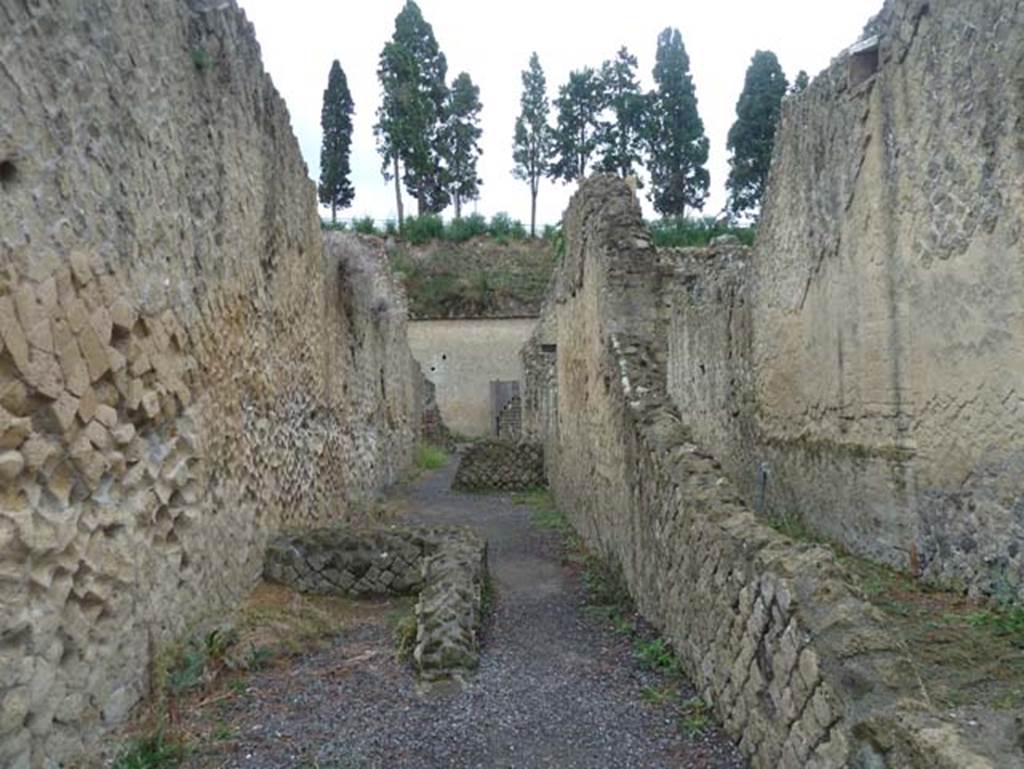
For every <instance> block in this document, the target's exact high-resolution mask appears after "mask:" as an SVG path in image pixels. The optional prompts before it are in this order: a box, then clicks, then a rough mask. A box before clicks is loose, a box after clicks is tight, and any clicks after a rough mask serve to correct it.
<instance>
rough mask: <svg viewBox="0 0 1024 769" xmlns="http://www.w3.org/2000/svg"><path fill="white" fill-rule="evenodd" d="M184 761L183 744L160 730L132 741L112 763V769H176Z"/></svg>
mask: <svg viewBox="0 0 1024 769" xmlns="http://www.w3.org/2000/svg"><path fill="white" fill-rule="evenodd" d="M184 760H185V743H184V741H182V740H180V739H178V738H171V737H167V736H165V734H164V732H163V730H162V729H160V730H157V731H156V732H154V733H153V734H150V735H147V736H145V737H139V738H138V739H136V740H134V741H133V742H132V743H131V744H130V745H129V746H128V749H127V750H125V751H124V752H123V753H122V754H121V755H120V756H118V757H117V759H115V761H114V766H113V769H176V767H179V766H181V763H182V762H183V761H184Z"/></svg>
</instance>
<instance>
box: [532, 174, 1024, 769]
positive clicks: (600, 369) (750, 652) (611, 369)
mask: <svg viewBox="0 0 1024 769" xmlns="http://www.w3.org/2000/svg"><path fill="white" fill-rule="evenodd" d="M563 231H564V232H565V237H566V256H565V259H564V260H563V263H562V265H561V267H560V269H559V271H558V273H557V274H556V276H555V282H554V287H553V293H552V295H551V296H550V297H549V301H548V303H547V305H546V307H547V310H546V317H544V318H542V319H541V322H540V324H539V325H538V332H537V333H538V335H543V336H542V337H540V338H537V339H535V340H533V341H532V342H531V344H530V345H528V347H527V350H526V351H524V360H526V361H527V362H528V365H533V366H535V367H536V370H534V371H529V370H528V371H527V375H526V380H527V382H528V383H533V384H532V385H531V387H547V388H549V391H548V392H546V393H543V392H531V391H530V390H529V389H528V390H527V392H526V393H525V397H524V404H539V405H540V406H541V408H542V411H541V413H528V414H526V415H524V424H527V425H531V428H530V429H531V430H534V431H539V432H540V434H541V435H542V437H543V440H544V446H545V454H546V461H547V465H548V474H549V480H550V483H551V487H552V490H553V492H554V494H555V497H556V499H557V501H558V503H559V505H560V506H561V507H562V508H563V509H564V510H565V511H566V513H567V514H568V516H569V518H570V520H571V521H572V523H573V525H574V526H575V527H576V528H577V530H578V531H579V532H580V534H581V536H582V537H583V538H584V540H585V542H586V544H587V546H588V548H590V549H591V550H592V551H594V552H595V553H598V554H600V555H602V556H604V557H605V558H607V559H609V560H610V561H612V562H613V563H615V564H617V565H618V566H619V567H621V570H622V573H623V575H624V578H625V580H626V583H627V586H628V588H629V590H630V593H631V595H632V596H633V598H634V599H635V601H636V604H637V607H638V609H639V610H640V611H641V612H642V613H643V614H644V616H645V617H647V618H648V619H649V620H650V621H651V622H653V623H654V624H655V625H656V626H657V627H658V628H659V629H660V630H661V631H662V632H663V633H664V635H665V636H666V637H667V639H668V640H670V641H671V643H672V644H673V646H674V648H675V649H676V651H677V654H678V657H679V659H680V660H681V662H682V664H683V667H684V668H685V670H686V672H687V674H688V675H689V677H690V678H691V679H692V680H693V682H694V683H695V684H696V686H697V687H698V689H699V690H700V691H701V693H702V694H703V696H704V697H705V698H706V699H707V701H708V702H709V703H711V704H712V706H713V708H714V710H715V712H716V714H717V715H718V717H719V719H720V720H721V721H722V723H723V724H724V726H725V729H726V731H727V732H728V733H729V734H730V735H732V736H733V738H734V739H736V740H737V741H738V743H739V745H740V747H741V749H742V750H743V751H744V753H745V754H746V755H748V756H749V757H750V760H751V765H752V766H753V767H754V768H755V769H768V768H769V767H770V768H771V769H775V768H776V767H782V769H839V768H840V767H856V768H857V769H863V768H864V767H886V768H887V769H931V768H933V767H935V766H947V767H954V766H956V767H976V768H977V769H982V768H985V769H994V768H995V767H1004V766H1006V767H1011V766H1014V767H1015V766H1020V765H1022V761H1021V758H1022V757H1021V756H1020V755H1011V754H1009V753H999V752H998V750H996V749H993V748H992V747H991V746H981V745H975V744H973V742H972V739H973V737H974V735H973V734H972V733H968V732H961V731H959V729H958V725H957V724H956V723H955V722H953V723H951V722H948V721H943V720H942V718H941V717H940V716H941V714H937V713H934V712H932V711H931V710H930V709H929V707H928V705H927V701H926V700H927V695H926V694H925V693H924V689H923V687H922V685H921V681H920V680H919V678H918V677H917V674H916V673H915V672H914V668H913V665H912V664H911V662H910V659H909V657H908V655H907V653H906V650H905V648H904V647H903V645H902V642H901V641H900V639H899V638H898V637H896V636H894V635H893V633H892V632H891V629H890V628H889V627H887V625H886V623H885V620H884V618H883V617H882V616H881V615H880V614H879V613H878V612H877V610H875V609H874V608H873V607H871V606H870V605H869V604H868V603H866V602H865V601H864V600H863V598H862V597H861V596H860V595H859V594H858V593H857V591H856V590H855V589H854V588H852V587H851V584H852V582H851V580H850V579H849V578H848V576H847V574H846V573H845V572H844V570H843V568H842V567H841V566H840V565H839V564H838V563H837V561H836V559H835V557H834V556H833V554H832V552H831V551H830V550H829V549H827V548H825V547H822V546H819V545H813V544H802V543H797V542H794V541H793V540H791V539H789V538H787V537H786V536H784V535H782V534H780V533H779V532H777V531H775V530H774V529H771V528H769V527H768V526H766V525H765V524H764V523H763V522H761V521H760V520H759V519H758V518H757V516H756V515H755V514H754V513H753V511H752V510H751V509H750V508H749V507H748V506H747V505H746V504H745V502H744V501H743V499H742V498H741V496H740V494H739V491H738V489H737V488H736V486H735V485H734V484H733V483H732V481H731V480H730V479H729V478H728V477H727V475H726V473H725V471H724V469H723V467H722V466H721V465H720V464H719V463H718V462H717V460H716V459H715V458H714V457H713V456H712V455H711V454H710V453H709V452H708V451H707V450H706V449H705V448H704V447H703V446H702V445H701V444H700V442H699V441H698V440H697V439H696V438H695V437H694V434H693V431H692V430H691V428H690V426H689V424H688V421H687V414H686V412H685V411H681V410H680V409H679V408H678V407H677V406H676V405H675V403H673V401H672V398H671V397H670V395H669V393H668V390H667V386H666V379H667V377H666V373H667V368H668V355H667V352H668V344H667V336H668V333H667V329H666V327H665V324H664V321H663V317H662V314H663V312H664V308H663V306H661V303H660V302H659V301H658V298H659V296H660V287H659V283H660V282H661V280H662V279H663V276H664V275H665V274H666V270H667V271H669V272H671V269H672V268H671V265H669V264H664V263H663V264H662V265H661V266H660V267H659V257H658V255H657V254H656V252H655V250H654V248H653V247H652V246H651V243H650V240H649V237H648V235H647V233H646V230H645V228H644V225H643V222H642V219H641V215H640V208H639V205H638V204H637V202H636V200H635V198H634V197H633V195H632V193H631V192H630V191H629V189H628V187H627V186H626V185H625V183H624V182H622V181H620V180H618V179H615V178H613V177H595V178H593V179H590V180H588V181H587V182H585V183H584V184H583V185H582V186H581V188H580V191H579V192H578V193H577V194H576V195H575V196H574V198H573V200H572V203H571V205H570V207H569V210H568V211H567V213H566V217H565V220H564V226H563ZM663 261H664V260H663ZM531 361H532V363H530V362H531ZM549 426H550V428H549Z"/></svg>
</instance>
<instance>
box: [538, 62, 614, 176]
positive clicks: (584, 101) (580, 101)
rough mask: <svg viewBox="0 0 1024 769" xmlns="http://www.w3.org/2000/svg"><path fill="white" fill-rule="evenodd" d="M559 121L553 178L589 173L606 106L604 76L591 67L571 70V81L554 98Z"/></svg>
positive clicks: (552, 169)
mask: <svg viewBox="0 0 1024 769" xmlns="http://www.w3.org/2000/svg"><path fill="white" fill-rule="evenodd" d="M555 108H556V109H557V110H558V123H557V125H556V127H555V132H554V163H553V164H552V165H551V167H550V169H549V174H550V175H551V178H552V179H561V180H562V181H565V182H573V181H576V180H577V179H583V178H584V177H585V176H586V175H587V168H588V166H589V165H590V157H591V155H593V154H594V152H595V150H596V149H597V136H598V131H599V130H600V128H601V122H600V117H601V111H602V110H603V109H604V91H603V88H602V83H601V79H600V78H599V77H598V76H597V73H596V72H595V71H594V70H593V69H591V68H590V67H585V68H584V69H582V70H577V71H575V72H570V73H569V82H568V83H566V84H565V85H563V86H562V87H561V88H559V89H558V98H557V99H555Z"/></svg>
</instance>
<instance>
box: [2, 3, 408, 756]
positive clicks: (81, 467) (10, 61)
mask: <svg viewBox="0 0 1024 769" xmlns="http://www.w3.org/2000/svg"><path fill="white" fill-rule="evenodd" d="M0 115H3V120H2V121H0V182H2V184H0V766H4V767H17V768H18V769H29V768H30V769H37V768H38V767H44V766H45V767H59V766H73V765H75V762H76V761H77V758H78V757H79V756H81V755H82V754H83V753H87V752H89V750H90V746H91V745H93V744H94V743H95V741H96V740H97V739H99V738H100V737H101V735H102V734H103V733H104V731H105V730H106V729H108V728H110V727H112V726H113V725H116V724H117V723H119V722H121V721H123V720H124V719H125V718H126V717H127V716H128V714H129V713H130V711H131V709H132V708H133V706H135V705H136V704H137V703H138V702H139V701H140V700H141V699H142V698H143V697H144V696H145V695H146V692H147V681H148V680H150V676H149V673H150V671H149V667H150V665H151V664H152V661H153V658H154V655H155V654H156V653H158V652H159V651H160V649H161V648H162V647H163V646H164V645H165V644H168V643H171V642H173V641H174V640H175V639H177V638H178V637H180V636H181V635H183V634H184V633H185V631H186V630H187V628H189V627H190V626H191V625H192V624H193V623H196V622H199V621H201V620H202V619H204V618H205V617H208V616H209V615H211V614H215V613H217V612H219V611H221V610H223V609H225V608H226V607H230V606H232V605H233V604H235V603H236V602H237V601H238V600H239V599H240V598H241V597H242V596H244V594H245V593H246V592H247V591H248V590H249V589H250V588H251V587H252V585H253V584H254V581H255V580H256V579H257V578H258V577H259V574H260V572H261V570H262V565H263V552H264V548H265V545H266V541H267V539H268V537H269V532H271V531H274V530H278V529H280V528H281V527H282V526H290V527H303V526H313V525H317V524H322V523H325V522H326V521H328V520H334V519H338V518H346V517H350V516H352V515H353V514H354V513H353V511H354V510H357V509H360V506H359V505H352V506H350V502H351V501H356V500H361V499H363V498H365V497H367V496H368V495H370V494H372V493H373V492H374V491H375V490H376V489H377V488H379V487H380V486H381V485H384V484H387V483H390V482H393V481H395V480H397V479H398V477H399V476H400V474H401V473H402V472H403V471H404V469H405V468H406V467H407V466H408V465H409V464H410V462H411V458H412V452H413V448H414V446H415V443H416V441H417V434H418V431H419V425H420V423H421V419H420V413H419V409H420V406H419V403H420V400H421V398H422V394H423V385H422V379H421V375H420V374H419V371H418V367H417V366H416V364H415V362H414V361H413V359H412V357H411V354H410V352H409V350H408V347H407V345H406V341H405V322H404V318H405V300H404V297H403V295H402V292H401V290H400V289H399V288H398V287H397V286H395V285H394V284H393V282H392V279H391V277H390V273H389V270H388V269H387V267H386V261H385V259H384V255H383V253H381V251H380V249H379V248H378V247H375V246H372V245H370V244H367V243H364V242H362V241H359V240H357V239H355V238H352V237H349V238H342V237H338V238H332V239H331V240H330V241H329V243H328V244H327V245H326V247H325V244H324V241H323V238H322V236H321V233H320V229H319V222H318V218H317V214H316V200H315V190H314V187H313V185H312V183H311V182H310V181H309V179H308V176H307V173H306V167H305V165H304V164H303V162H302V159H301V155H300V153H299V149H298V146H297V143H296V141H295V139H294V137H293V136H292V133H291V129H290V126H289V119H288V113H287V110H286V108H285V105H284V103H283V101H282V100H281V98H280V97H279V95H278V94H277V92H276V91H275V89H274V87H273V84H272V83H271V82H270V79H269V77H268V76H267V75H266V74H265V73H264V71H263V69H262V65H261V63H260V57H259V47H258V45H257V43H256V40H255V37H254V34H253V30H252V28H251V26H250V25H249V24H248V22H247V21H246V20H245V17H244V15H243V14H242V13H241V12H240V11H239V10H238V8H237V7H236V5H235V4H234V3H233V2H218V3H210V2H203V1H202V0H188V1H184V0H183V1H181V2H158V3H148V4H140V3H136V2H129V1H128V0H95V2H88V3H58V2H41V3H29V4H26V3H23V2H18V1H17V0H0Z"/></svg>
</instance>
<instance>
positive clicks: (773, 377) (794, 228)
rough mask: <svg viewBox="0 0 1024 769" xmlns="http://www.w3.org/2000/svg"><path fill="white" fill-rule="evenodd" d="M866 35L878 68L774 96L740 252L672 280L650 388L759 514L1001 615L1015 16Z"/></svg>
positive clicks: (895, 20) (1017, 495) (1007, 544)
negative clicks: (661, 367)
mask: <svg viewBox="0 0 1024 769" xmlns="http://www.w3.org/2000/svg"><path fill="white" fill-rule="evenodd" d="M870 31H871V32H872V34H877V36H878V38H877V39H878V51H877V60H878V65H877V69H873V68H869V69H868V70H867V71H865V70H864V69H863V67H862V66H861V65H862V64H863V62H860V63H859V64H858V63H857V62H854V61H853V60H852V59H851V58H850V57H849V56H848V55H843V56H841V57H839V58H838V59H837V60H836V61H835V63H834V64H833V66H832V67H831V68H830V69H829V70H827V71H826V72H824V73H823V74H822V75H821V76H819V77H818V78H817V79H816V80H815V81H814V82H813V83H812V85H811V86H810V88H809V89H808V90H807V91H806V92H805V93H803V94H802V95H800V96H799V97H794V98H789V99H787V101H786V103H785V105H784V109H783V119H782V125H781V127H780V130H779V133H778V138H777V146H776V154H775V158H774V162H773V167H772V172H771V181H770V185H769V194H768V199H767V203H766V206H765V211H764V217H763V221H762V223H761V225H760V228H759V232H758V242H757V248H756V251H755V253H754V254H753V255H751V256H744V257H742V258H740V259H739V260H737V259H732V258H730V257H729V256H728V255H721V254H719V255H717V256H715V257H714V258H712V259H711V260H710V261H709V260H706V259H705V260H701V259H691V260H690V261H689V262H688V263H685V264H684V263H680V269H681V270H682V273H685V274H686V277H685V279H683V278H682V277H681V278H679V279H676V280H673V281H672V285H671V287H670V288H668V289H667V295H668V299H667V301H668V302H669V304H670V305H671V311H670V315H669V317H668V318H667V320H668V322H669V323H670V325H671V334H670V340H669V344H670V352H669V366H670V373H669V382H670V389H671V391H672V393H673V395H674V397H675V399H676V402H677V403H678V404H679V406H680V408H683V409H686V410H688V411H689V412H690V413H691V414H692V415H693V420H692V421H693V426H694V429H695V431H696V432H697V435H698V436H699V437H700V438H701V440H703V441H705V442H706V443H707V444H708V445H709V446H710V447H711V448H712V449H713V450H714V451H715V453H716V456H718V457H720V459H721V461H722V462H723V463H724V464H725V466H726V467H727V468H728V469H729V471H730V475H731V476H732V477H733V478H735V479H736V481H737V483H738V484H739V486H740V488H741V489H742V490H743V492H744V495H745V497H746V498H747V499H749V500H750V501H751V502H752V503H754V502H755V501H756V503H757V504H758V506H759V507H760V508H762V509H763V510H764V511H765V512H767V513H769V514H771V515H774V516H778V517H786V516H791V517H797V518H801V519H802V520H803V521H804V522H805V523H806V524H807V525H808V526H809V527H810V528H811V529H812V530H814V531H816V532H818V533H819V534H821V535H823V536H826V537H828V538H829V539H832V540H834V541H836V542H839V543H841V544H843V545H844V546H846V547H848V548H850V549H851V550H853V551H855V552H858V553H861V554H864V555H867V556H870V557H871V558H874V559H876V560H879V561H883V562H885V563H888V564H891V565H893V566H895V567H897V568H899V569H902V570H904V571H907V572H910V573H912V574H916V575H920V576H922V577H925V578H927V579H931V580H935V581H938V582H941V583H943V584H947V585H952V586H960V587H963V588H964V589H967V590H969V591H971V592H973V593H985V594H990V595H994V596H997V597H999V598H1003V599H1009V598H1015V597H1016V598H1019V597H1021V596H1022V595H1024V552H1022V550H1024V483H1022V480H1021V479H1022V478H1024V472H1022V471H1024V427H1022V426H1024V395H1022V392H1024V389H1022V388H1024V343H1022V339H1024V241H1022V239H1021V238H1022V232H1024V186H1022V184H1021V179H1022V178H1024V144H1022V143H1021V126H1022V125H1024V122H1022V121H1024V80H1022V75H1021V73H1022V72H1024V53H1022V51H1024V7H1022V5H1021V4H1020V3H1019V2H1013V1H1012V0H984V1H983V2H972V1H969V0H968V1H964V0H935V1H933V2H928V3H925V2H916V1H914V0H892V1H891V2H889V3H887V4H886V6H885V9H884V11H883V13H882V14H881V15H880V16H879V17H878V18H877V19H876V20H874V22H873V23H872V25H871V30H870ZM855 65H856V66H855ZM684 261H685V260H684ZM740 262H742V263H743V264H740Z"/></svg>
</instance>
